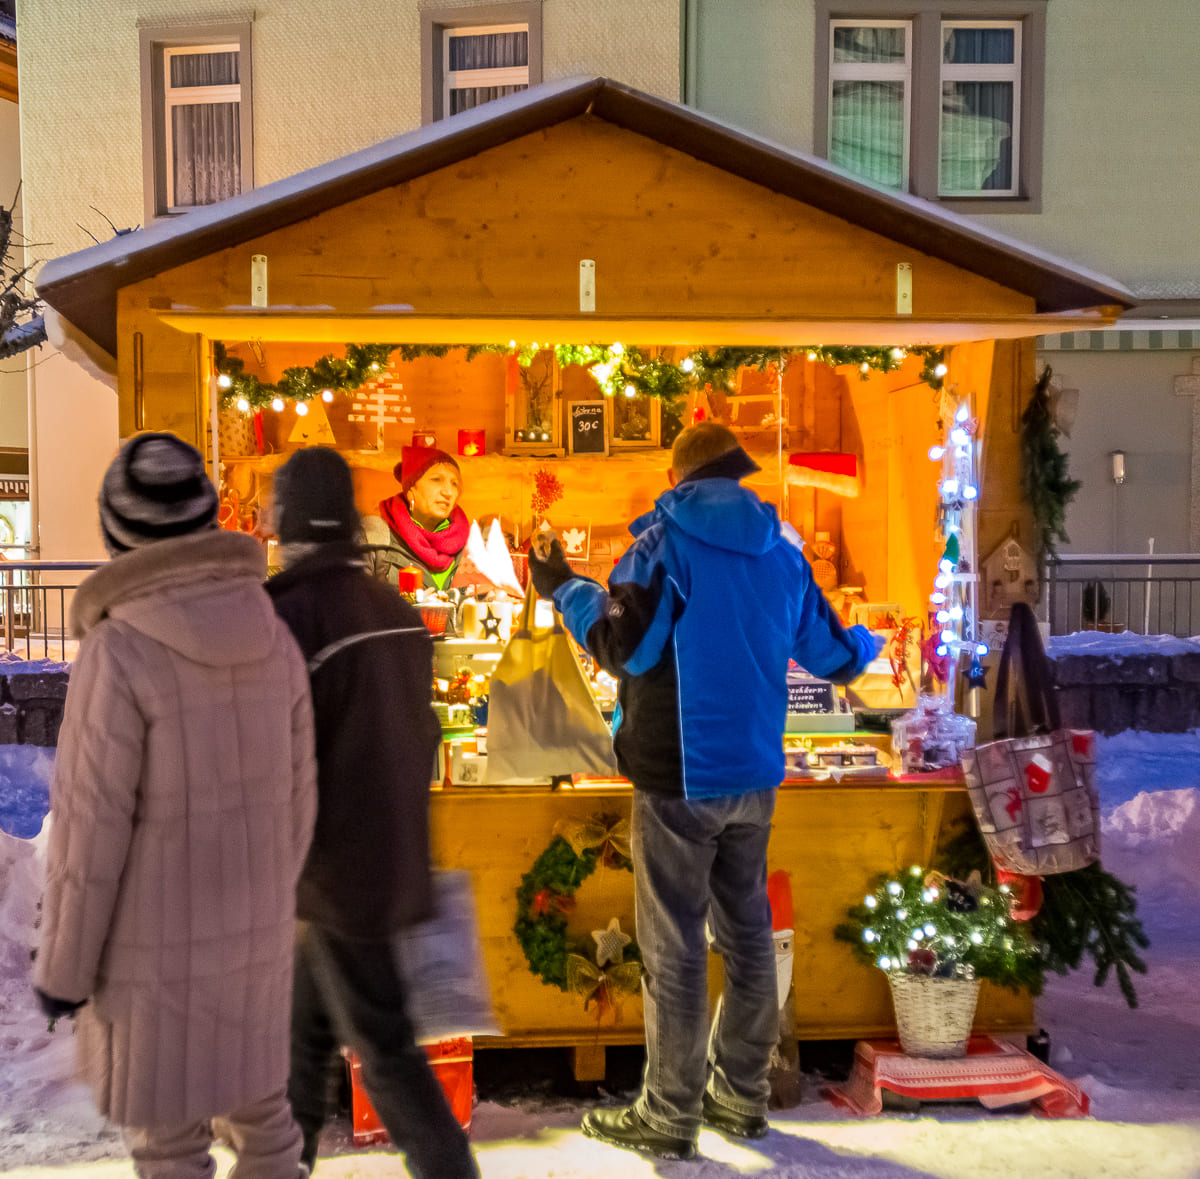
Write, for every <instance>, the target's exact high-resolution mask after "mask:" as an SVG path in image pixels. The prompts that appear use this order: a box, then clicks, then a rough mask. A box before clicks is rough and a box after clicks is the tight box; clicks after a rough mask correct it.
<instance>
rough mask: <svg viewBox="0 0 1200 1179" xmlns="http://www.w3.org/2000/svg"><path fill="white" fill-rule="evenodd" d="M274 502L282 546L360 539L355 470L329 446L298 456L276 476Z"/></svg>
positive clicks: (301, 451)
mask: <svg viewBox="0 0 1200 1179" xmlns="http://www.w3.org/2000/svg"><path fill="white" fill-rule="evenodd" d="M274 499H275V531H276V532H277V533H278V535H279V543H280V544H296V543H298V542H304V541H330V540H357V539H358V534H359V531H360V529H361V527H362V522H361V521H360V520H359V516H358V509H357V508H356V507H355V506H354V481H353V479H352V478H351V476H350V467H349V466H348V465H347V463H346V460H345V459H344V458H342V456H341V455H340V454H338V452H337V451H336V450H330V449H329V447H328V446H312V447H308V448H306V449H305V450H298V451H296V453H295V454H294V455H292V457H291V458H290V459H288V461H287V462H286V463H284V464H283V466H282V467H280V468H279V470H278V471H276V472H275V490H274Z"/></svg>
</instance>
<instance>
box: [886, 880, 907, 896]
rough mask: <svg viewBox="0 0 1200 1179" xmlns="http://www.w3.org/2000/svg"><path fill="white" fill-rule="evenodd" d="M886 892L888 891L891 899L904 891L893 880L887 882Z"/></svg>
mask: <svg viewBox="0 0 1200 1179" xmlns="http://www.w3.org/2000/svg"><path fill="white" fill-rule="evenodd" d="M887 890H888V895H889V896H893V897H898V896H899V895H900V894H901V893H902V892H903V891H904V890H903V889H902V888H901V887H900V885H899V884H897V883H896V881H894V880H893V881H891V882H889V884H888V886H887Z"/></svg>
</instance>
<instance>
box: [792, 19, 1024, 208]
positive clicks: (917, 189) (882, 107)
mask: <svg viewBox="0 0 1200 1179" xmlns="http://www.w3.org/2000/svg"><path fill="white" fill-rule="evenodd" d="M943 10H944V11H943ZM973 11H974V13H975V15H973V18H972V19H970V20H967V19H963V18H962V17H961V9H960V8H953V9H952V8H950V7H949V5H948V4H945V3H944V0H907V2H904V3H901V2H900V0H858V2H857V3H853V6H852V7H850V6H849V5H846V4H843V3H841V0H818V5H817V13H818V20H819V22H820V24H819V26H818V32H819V35H818V42H819V48H818V54H817V70H816V74H817V87H818V89H817V94H816V110H817V127H816V134H815V136H814V138H815V141H816V145H817V150H818V152H819V153H821V154H824V155H825V156H826V157H827V158H828V159H829V160H830V161H831V162H833V163H835V164H838V165H840V166H841V167H843V168H846V169H847V170H849V171H851V172H854V173H855V174H857V175H859V176H861V177H863V179H865V180H868V181H870V182H872V183H874V184H878V185H882V186H884V187H888V188H895V189H898V190H901V191H906V192H913V193H916V194H917V195H918V196H922V197H926V198H928V199H931V200H938V201H940V202H942V203H944V204H947V205H949V206H950V207H952V208H956V209H959V210H961V211H975V212H999V211H1010V212H1021V211H1028V212H1035V211H1037V210H1038V208H1040V186H1041V142H1042V132H1041V117H1042V77H1043V73H1044V59H1045V19H1044V18H1045V0H1009V2H1008V3H1005V2H1004V0H996V2H995V3H990V2H984V3H980V4H979V5H977V6H976V7H975V9H974V10H973Z"/></svg>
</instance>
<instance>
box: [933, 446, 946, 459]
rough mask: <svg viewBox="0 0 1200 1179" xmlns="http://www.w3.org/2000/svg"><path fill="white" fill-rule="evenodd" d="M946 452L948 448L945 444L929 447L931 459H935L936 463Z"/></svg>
mask: <svg viewBox="0 0 1200 1179" xmlns="http://www.w3.org/2000/svg"><path fill="white" fill-rule="evenodd" d="M945 453H946V448H945V447H944V446H931V447H930V448H929V457H930V458H931V459H933V461H934V462H935V463H936V462H937V461H938V459H940V458H941V457H942V455H944V454H945Z"/></svg>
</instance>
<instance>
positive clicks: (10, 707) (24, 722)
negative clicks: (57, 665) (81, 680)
mask: <svg viewBox="0 0 1200 1179" xmlns="http://www.w3.org/2000/svg"><path fill="white" fill-rule="evenodd" d="M66 698H67V673H66V672H65V671H47V672H15V673H13V674H11V675H10V674H7V673H3V672H0V745H57V744H58V730H59V726H60V725H61V724H62V718H63V704H64V703H65V701H66Z"/></svg>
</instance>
